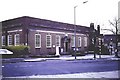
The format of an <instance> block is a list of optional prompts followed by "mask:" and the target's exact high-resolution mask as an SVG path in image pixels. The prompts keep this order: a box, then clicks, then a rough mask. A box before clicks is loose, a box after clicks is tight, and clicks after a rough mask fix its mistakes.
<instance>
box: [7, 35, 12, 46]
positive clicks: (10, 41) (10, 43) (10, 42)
mask: <svg viewBox="0 0 120 80" xmlns="http://www.w3.org/2000/svg"><path fill="white" fill-rule="evenodd" d="M10 45H12V35H8V46H10Z"/></svg>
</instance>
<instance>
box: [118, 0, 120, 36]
mask: <svg viewBox="0 0 120 80" xmlns="http://www.w3.org/2000/svg"><path fill="white" fill-rule="evenodd" d="M118 20H119V22H120V1H119V2H118ZM118 34H120V23H118Z"/></svg>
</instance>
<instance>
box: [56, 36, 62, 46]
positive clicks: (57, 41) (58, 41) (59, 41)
mask: <svg viewBox="0 0 120 80" xmlns="http://www.w3.org/2000/svg"><path fill="white" fill-rule="evenodd" d="M57 38H58V40H57ZM57 43H59V44H57ZM56 46H58V47H60V46H61V40H60V35H56Z"/></svg>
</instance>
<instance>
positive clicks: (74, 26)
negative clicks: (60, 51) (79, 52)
mask: <svg viewBox="0 0 120 80" xmlns="http://www.w3.org/2000/svg"><path fill="white" fill-rule="evenodd" d="M87 2H88V1H84V2H83V4H85V3H87ZM76 7H78V5H76V6H74V42H75V49H74V50H75V60H76Z"/></svg>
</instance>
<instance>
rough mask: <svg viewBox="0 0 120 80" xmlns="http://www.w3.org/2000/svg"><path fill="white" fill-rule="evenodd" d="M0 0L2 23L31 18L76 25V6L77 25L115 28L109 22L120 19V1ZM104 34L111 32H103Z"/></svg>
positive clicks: (0, 19)
mask: <svg viewBox="0 0 120 80" xmlns="http://www.w3.org/2000/svg"><path fill="white" fill-rule="evenodd" d="M84 1H86V0H0V10H1V13H0V21H4V20H8V19H12V18H16V17H21V16H31V17H36V18H41V19H48V20H53V21H59V22H65V23H71V24H73V23H74V6H76V5H78V7H77V8H76V24H77V25H84V26H89V25H90V23H91V22H93V23H95V26H96V25H97V24H99V25H100V26H101V28H109V29H110V28H113V27H112V26H110V25H109V22H108V20H111V21H112V20H113V19H114V18H115V17H118V1H120V0H88V3H86V4H83V3H82V2H84ZM102 33H104V34H108V33H110V32H106V31H102Z"/></svg>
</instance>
